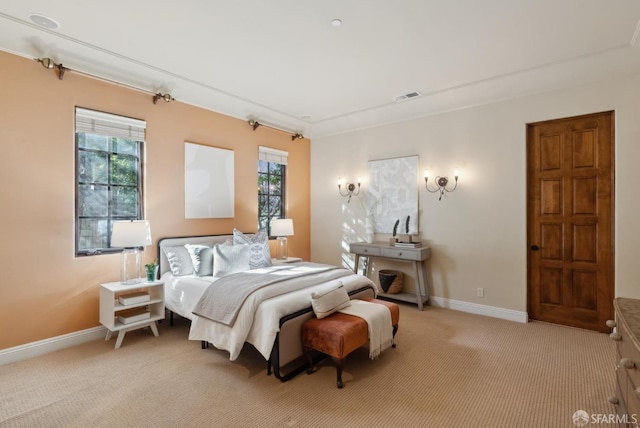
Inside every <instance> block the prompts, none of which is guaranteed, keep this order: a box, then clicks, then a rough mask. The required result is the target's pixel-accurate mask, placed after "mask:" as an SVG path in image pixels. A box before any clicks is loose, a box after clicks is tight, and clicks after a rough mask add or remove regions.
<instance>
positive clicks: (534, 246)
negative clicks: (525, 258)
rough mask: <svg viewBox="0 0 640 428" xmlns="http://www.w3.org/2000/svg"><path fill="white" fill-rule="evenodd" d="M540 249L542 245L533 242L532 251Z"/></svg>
mask: <svg viewBox="0 0 640 428" xmlns="http://www.w3.org/2000/svg"><path fill="white" fill-rule="evenodd" d="M539 249H540V247H538V246H537V245H535V244H533V245H532V246H531V251H538V250H539Z"/></svg>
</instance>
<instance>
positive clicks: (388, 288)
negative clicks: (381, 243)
mask: <svg viewBox="0 0 640 428" xmlns="http://www.w3.org/2000/svg"><path fill="white" fill-rule="evenodd" d="M378 279H379V280H380V287H381V288H382V291H384V292H385V293H388V294H396V293H399V292H401V291H402V287H403V285H404V275H403V274H402V272H400V271H397V270H391V269H381V270H380V271H379V272H378Z"/></svg>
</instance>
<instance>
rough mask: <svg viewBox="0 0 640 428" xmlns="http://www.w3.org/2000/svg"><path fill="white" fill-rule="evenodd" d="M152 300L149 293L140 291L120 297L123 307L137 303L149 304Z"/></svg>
mask: <svg viewBox="0 0 640 428" xmlns="http://www.w3.org/2000/svg"><path fill="white" fill-rule="evenodd" d="M149 300H151V296H149V293H147V292H145V291H140V292H139V293H129V294H123V295H121V296H119V297H118V301H119V302H120V304H121V305H124V306H127V305H135V304H136V303H142V302H148V301H149Z"/></svg>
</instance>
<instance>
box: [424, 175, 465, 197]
mask: <svg viewBox="0 0 640 428" xmlns="http://www.w3.org/2000/svg"><path fill="white" fill-rule="evenodd" d="M453 175H454V178H455V180H456V182H455V184H454V186H453V187H452V188H451V189H449V188H447V184H449V179H448V178H447V177H440V176H436V180H435V181H436V186H438V187H436V188H435V189H433V190H431V189H429V171H428V170H426V169H425V170H424V185H425V186H426V188H427V190H428V191H429V192H430V193H436V192H438V193H440V197H439V198H438V200H439V201H440V200H442V196H444V194H445V192H453V191H454V190H456V187H458V168H456V169H455V170H454V172H453Z"/></svg>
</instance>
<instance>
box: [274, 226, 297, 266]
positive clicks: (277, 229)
mask: <svg viewBox="0 0 640 428" xmlns="http://www.w3.org/2000/svg"><path fill="white" fill-rule="evenodd" d="M271 235H272V236H277V238H276V258H277V259H280V260H284V259H286V258H287V257H289V249H288V243H287V236H293V220H292V219H290V218H274V219H273V220H271Z"/></svg>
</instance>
